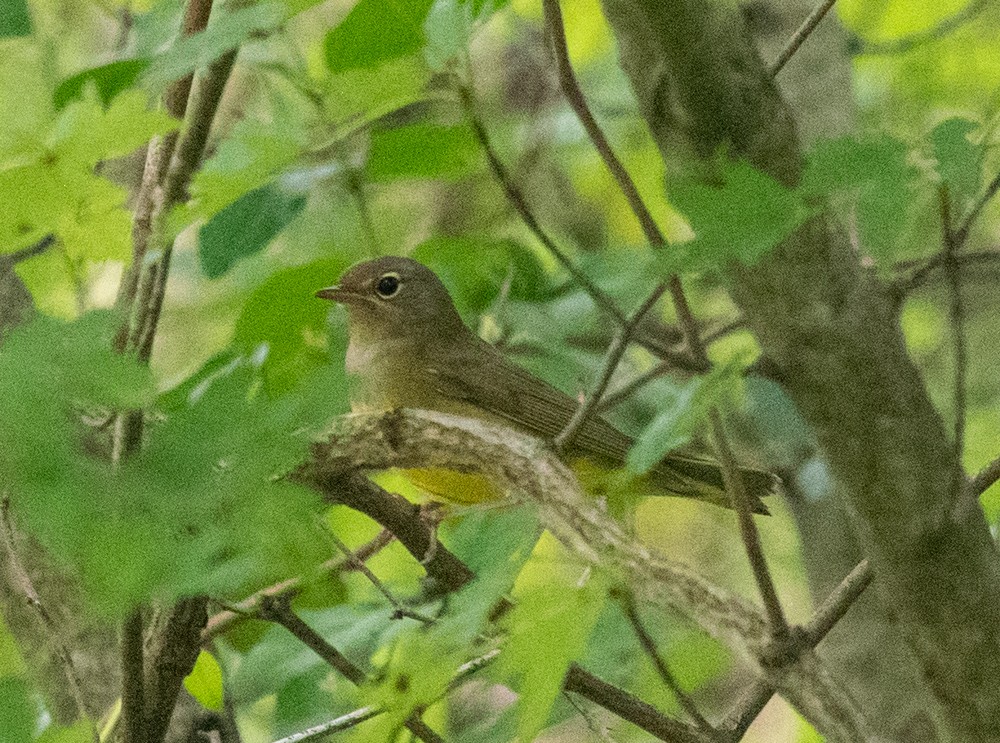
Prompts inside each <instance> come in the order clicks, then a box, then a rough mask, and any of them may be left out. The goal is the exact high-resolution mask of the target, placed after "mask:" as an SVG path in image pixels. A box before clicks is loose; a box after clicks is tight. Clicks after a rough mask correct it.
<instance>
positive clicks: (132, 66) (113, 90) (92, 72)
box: [52, 58, 150, 108]
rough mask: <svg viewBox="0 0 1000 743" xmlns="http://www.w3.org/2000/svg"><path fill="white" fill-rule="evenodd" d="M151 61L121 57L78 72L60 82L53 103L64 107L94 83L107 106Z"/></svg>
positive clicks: (132, 83) (133, 82)
mask: <svg viewBox="0 0 1000 743" xmlns="http://www.w3.org/2000/svg"><path fill="white" fill-rule="evenodd" d="M149 62H150V60H148V59H146V58H139V59H120V60H118V61H117V62H111V63H109V64H106V65H101V66H100V67H91V68H90V69H89V70H84V71H83V72H78V73H77V74H75V75H73V76H72V77H68V78H66V79H65V80H63V81H62V82H61V83H59V87H57V88H56V90H55V93H54V94H53V96H52V100H53V103H55V106H56V108H62V107H63V106H65V105H66V104H67V103H69V102H70V101H72V100H75V99H77V98H80V97H81V96H82V95H83V91H84V88H85V87H86V86H87V85H88V84H90V83H93V85H94V87H95V88H96V90H97V95H98V97H99V98H100V101H101V103H102V104H104V105H105V106H107V105H109V104H110V103H111V101H112V99H113V98H114V97H115V96H116V95H118V94H119V93H121V92H122V91H124V90H127V89H129V88H130V87H132V86H133V85H134V84H135V81H136V80H137V79H138V78H139V75H141V74H142V73H143V72H145V70H146V68H147V67H149Z"/></svg>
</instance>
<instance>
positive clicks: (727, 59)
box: [605, 0, 1000, 740]
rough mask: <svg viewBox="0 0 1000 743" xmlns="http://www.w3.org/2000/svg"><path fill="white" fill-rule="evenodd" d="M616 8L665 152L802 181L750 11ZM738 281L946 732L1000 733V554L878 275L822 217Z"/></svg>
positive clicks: (657, 4)
mask: <svg viewBox="0 0 1000 743" xmlns="http://www.w3.org/2000/svg"><path fill="white" fill-rule="evenodd" d="M605 9H606V12H607V14H608V17H609V19H610V21H611V23H612V26H613V27H614V30H615V33H616V35H617V37H618V40H619V43H620V45H621V57H622V65H623V67H624V69H625V71H626V73H627V74H628V75H629V77H630V79H631V80H632V84H633V88H634V89H635V92H636V95H637V98H638V101H639V107H640V110H641V111H642V113H643V115H644V116H645V118H646V120H647V121H648V122H649V125H650V128H651V130H652V133H653V136H654V137H655V138H656V140H657V142H658V144H659V145H660V147H661V149H662V150H663V151H664V153H665V154H668V153H669V154H670V156H671V157H673V156H675V155H676V153H677V152H678V145H683V149H684V150H685V152H686V153H688V154H691V153H693V154H694V155H696V156H699V157H701V158H708V157H710V156H712V155H713V154H714V153H715V152H716V151H717V150H718V148H719V147H720V146H722V145H723V144H726V145H728V148H729V151H730V153H732V154H733V155H734V156H738V157H742V158H745V159H747V160H749V162H750V163H752V164H753V165H754V166H756V167H758V168H760V169H761V170H764V171H766V172H768V173H769V174H771V175H772V176H773V177H775V178H777V179H778V180H779V181H781V182H783V183H785V184H787V185H793V184H794V183H795V182H796V181H797V178H798V175H799V171H800V168H801V153H800V151H799V145H798V138H797V136H796V131H795V126H794V122H793V121H792V117H791V114H790V112H789V110H788V109H787V107H786V106H785V105H784V103H783V102H782V100H781V98H780V96H779V95H778V93H777V90H776V89H775V87H774V86H773V84H772V82H771V80H770V78H769V76H768V74H767V71H766V69H765V67H764V65H763V64H762V63H761V61H760V59H759V57H758V56H757V54H756V51H755V50H754V48H753V44H752V42H751V40H750V38H749V35H748V33H747V31H746V29H745V28H744V26H743V23H742V19H741V18H740V17H739V15H738V14H736V13H735V12H733V10H732V9H731V8H729V7H728V6H724V5H723V4H720V3H715V2H708V1H707V0H665V1H659V0H658V1H653V0H605ZM793 63H794V62H793ZM695 168H697V169H703V170H707V168H708V166H706V165H704V162H702V163H701V164H696V165H695ZM726 283H727V287H728V289H729V291H730V294H731V295H732V297H733V299H734V300H735V302H736V303H737V304H738V305H739V307H740V308H741V309H742V311H743V312H744V314H745V315H746V318H747V321H748V325H749V327H750V328H751V330H752V331H753V333H754V334H755V336H756V338H757V340H758V342H759V343H760V345H761V347H762V348H763V350H764V352H765V353H766V354H767V355H768V356H769V357H770V359H771V360H772V361H773V362H774V363H775V364H776V365H777V368H778V369H779V370H780V376H781V379H782V381H783V384H784V387H785V390H786V391H787V392H788V394H789V395H790V397H791V398H792V399H793V400H794V401H795V403H796V404H797V406H798V408H799V410H800V411H801V412H802V414H803V416H804V417H805V419H806V420H807V422H808V423H809V424H810V426H811V428H812V429H813V431H814V432H815V433H816V436H817V438H818V440H819V441H820V444H821V446H822V447H823V450H824V453H825V454H826V456H827V457H828V459H829V461H830V463H831V466H832V468H833V471H834V473H835V474H836V476H837V477H838V479H839V480H840V481H841V482H842V483H843V484H844V485H845V499H846V501H847V504H848V507H849V510H850V511H851V512H852V514H853V520H854V524H855V528H856V531H857V534H858V536H859V541H860V543H861V546H862V549H863V550H864V552H865V553H866V554H867V555H868V556H869V557H870V558H871V560H872V564H873V567H874V569H875V574H876V587H877V590H878V593H879V595H880V596H881V598H882V600H883V601H884V602H885V604H886V606H887V607H888V608H889V610H890V611H891V612H892V613H893V614H894V615H895V616H896V617H897V618H898V621H899V627H900V630H901V631H902V633H903V635H904V637H905V639H906V641H907V642H908V644H909V645H910V647H911V648H912V649H913V651H914V653H915V654H916V656H917V658H918V660H919V663H920V665H921V668H922V669H923V673H924V678H925V680H926V682H927V684H928V686H929V688H930V689H931V691H932V693H933V694H934V696H935V697H936V699H937V700H938V702H939V703H940V705H941V708H942V710H943V712H944V718H945V720H946V726H947V728H948V730H949V732H950V734H951V735H953V736H954V737H955V738H956V739H961V740H991V739H996V738H998V737H1000V690H998V689H997V687H996V685H995V684H991V683H990V681H989V679H991V678H996V677H997V674H998V673H1000V652H998V651H1000V624H998V623H997V621H996V619H997V617H998V616H1000V582H998V578H1000V566H998V561H997V553H996V549H995V547H994V545H993V543H992V540H991V539H990V536H989V532H988V529H987V526H986V522H985V519H984V518H983V514H982V512H981V510H980V508H979V506H978V503H977V502H976V501H975V500H974V499H971V498H968V497H967V496H966V494H965V493H964V492H961V493H959V492H955V488H954V487H953V482H954V481H955V477H954V473H955V472H956V468H957V463H956V461H955V456H954V450H953V447H952V446H951V444H950V442H949V441H948V437H947V435H946V433H945V430H944V427H943V425H942V422H941V419H940V416H939V415H938V414H937V411H936V410H935V409H934V408H933V406H932V405H931V402H930V400H929V398H928V395H927V393H926V390H925V389H924V386H923V382H922V380H921V378H920V375H919V373H918V371H917V369H916V367H915V366H914V364H913V362H912V360H911V359H910V357H909V355H908V353H907V349H906V346H905V343H904V340H903V337H902V334H901V332H900V328H899V324H898V318H897V316H896V314H895V312H894V311H893V308H892V307H891V305H890V303H889V302H888V301H887V299H886V297H885V296H884V294H883V292H882V290H881V287H879V286H877V285H876V284H875V283H874V282H873V281H872V279H871V277H870V276H868V275H866V274H865V272H864V271H863V270H862V268H861V266H860V265H859V262H858V260H857V256H856V255H855V254H854V253H853V252H852V251H851V249H850V246H849V245H848V244H847V241H846V240H845V239H844V238H843V237H842V236H841V235H839V234H838V233H837V232H836V231H835V230H833V229H832V228H831V226H830V225H829V224H828V223H827V222H826V221H825V220H824V219H823V218H822V217H819V218H816V219H813V220H812V221H810V222H808V223H807V224H806V225H804V226H803V227H802V228H801V229H800V230H799V231H798V232H796V233H795V234H794V235H793V236H792V237H790V238H789V239H787V240H786V241H785V242H784V243H783V244H782V245H781V246H780V247H779V248H778V249H777V250H775V251H774V252H773V253H772V254H771V255H769V256H768V257H767V258H765V259H764V260H762V261H761V262H760V263H759V264H757V265H756V266H754V267H747V266H743V265H733V266H730V267H729V269H728V270H727V272H726ZM808 547H809V545H808V544H807V545H806V548H807V549H808Z"/></svg>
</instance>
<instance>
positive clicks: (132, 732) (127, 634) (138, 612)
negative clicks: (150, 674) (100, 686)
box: [121, 607, 146, 743]
mask: <svg viewBox="0 0 1000 743" xmlns="http://www.w3.org/2000/svg"><path fill="white" fill-rule="evenodd" d="M142 630H143V622H142V609H141V608H138V607H137V608H135V609H133V610H132V611H131V612H130V613H129V615H128V617H127V618H126V619H125V623H124V624H123V625H122V639H121V670H122V725H123V727H122V733H123V736H124V738H123V739H124V742H125V743H144V741H145V740H146V699H145V697H146V694H145V687H146V678H145V662H144V657H143V656H144V652H143V638H142Z"/></svg>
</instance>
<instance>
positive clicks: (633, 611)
mask: <svg viewBox="0 0 1000 743" xmlns="http://www.w3.org/2000/svg"><path fill="white" fill-rule="evenodd" d="M620 598H621V604H622V609H623V611H624V612H625V617H626V619H628V621H629V624H631V625H632V630H633V631H634V632H635V636H636V637H637V638H638V640H639V644H640V645H641V646H642V649H643V651H645V653H646V655H647V656H649V660H650V661H651V662H652V663H653V667H654V668H655V669H656V672H657V673H658V674H659V675H660V679H661V680H662V681H663V683H664V685H665V686H666V687H667V688H668V689H670V691H671V692H673V694H674V696H675V697H677V701H678V702H680V705H681V707H683V708H684V711H685V712H687V713H688V716H690V717H691V719H692V720H694V723H695V724H696V725H697V726H698V727H699V728H701V729H702V730H703V731H704V732H705V733H706V734H707V735H709V736H712V737H715V734H716V730H715V728H714V727H712V723H710V722H709V721H708V720H706V719H705V717H704V715H702V714H701V712H700V711H699V710H698V706H697V705H696V704H695V703H694V700H693V699H691V697H689V696H688V695H687V693H686V692H685V691H684V690H683V689H682V688H681V685H680V684H679V683H678V682H677V679H676V678H675V677H674V674H673V673H672V672H671V670H670V667H669V666H667V663H666V661H665V660H663V657H662V656H661V655H660V651H659V650H658V649H657V647H656V642H655V641H654V640H653V638H652V637H651V636H650V634H649V632H647V631H646V627H645V625H644V624H643V622H642V617H640V616H639V609H638V607H636V605H635V600H634V599H633V598H632V596H631V595H629V594H628V593H625V592H622V593H621V594H620Z"/></svg>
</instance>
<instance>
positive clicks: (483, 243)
mask: <svg viewBox="0 0 1000 743" xmlns="http://www.w3.org/2000/svg"><path fill="white" fill-rule="evenodd" d="M411 256H412V257H413V258H414V259H415V260H418V261H420V262H421V263H423V264H425V265H427V266H429V267H430V268H432V269H433V270H434V272H435V273H437V275H438V276H440V277H441V280H442V281H443V282H444V283H445V286H447V287H448V291H449V293H450V294H451V296H452V299H454V300H455V305H456V307H458V309H459V311H460V312H462V313H463V314H467V313H476V314H478V313H481V312H483V311H485V310H486V309H487V308H489V307H490V306H491V305H493V304H494V303H495V302H496V301H497V300H498V299H499V298H500V295H501V292H502V291H503V289H504V287H505V286H507V287H508V290H507V296H508V297H509V298H510V299H523V300H538V299H542V298H543V297H546V296H547V295H549V294H550V293H551V291H552V288H551V282H550V281H549V278H548V276H546V274H545V269H544V268H543V267H542V265H541V264H540V263H539V262H538V258H537V257H536V255H535V253H534V252H533V251H532V250H530V249H529V248H527V247H525V246H524V245H522V244H521V243H518V242H515V241H513V240H492V239H483V238H474V237H432V238H430V239H429V240H425V241H424V242H422V243H420V244H419V245H418V246H417V247H415V248H414V249H413V252H412V253H411ZM508 284H509V286H508Z"/></svg>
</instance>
